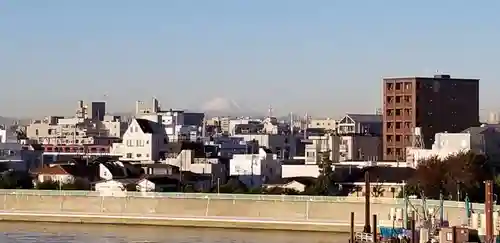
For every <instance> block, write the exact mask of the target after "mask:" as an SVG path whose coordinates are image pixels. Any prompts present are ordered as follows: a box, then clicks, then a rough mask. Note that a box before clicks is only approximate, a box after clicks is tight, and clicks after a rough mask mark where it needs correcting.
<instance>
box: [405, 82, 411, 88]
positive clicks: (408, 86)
mask: <svg viewBox="0 0 500 243" xmlns="http://www.w3.org/2000/svg"><path fill="white" fill-rule="evenodd" d="M405 89H406V90H410V89H411V83H408V82H407V83H405Z"/></svg>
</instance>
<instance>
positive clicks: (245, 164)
mask: <svg viewBox="0 0 500 243" xmlns="http://www.w3.org/2000/svg"><path fill="white" fill-rule="evenodd" d="M281 173H282V172H281V163H280V162H279V160H277V159H275V158H274V157H273V155H272V154H266V153H265V151H264V150H263V149H260V151H259V154H235V155H234V156H233V158H232V159H231V160H230V162H229V175H230V176H238V178H239V179H240V180H241V181H242V182H243V183H245V184H247V185H252V186H260V185H262V184H263V183H265V182H266V181H269V180H274V179H277V178H281Z"/></svg>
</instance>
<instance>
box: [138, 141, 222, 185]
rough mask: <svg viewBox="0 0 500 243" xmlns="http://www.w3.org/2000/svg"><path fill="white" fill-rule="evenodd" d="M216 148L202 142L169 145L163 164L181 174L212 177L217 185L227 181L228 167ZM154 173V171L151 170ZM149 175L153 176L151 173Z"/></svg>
mask: <svg viewBox="0 0 500 243" xmlns="http://www.w3.org/2000/svg"><path fill="white" fill-rule="evenodd" d="M221 161H222V160H221V159H220V158H219V155H218V149H217V147H216V146H210V145H204V144H203V143H201V142H190V141H178V142H171V143H168V144H167V149H166V152H165V159H163V160H162V161H160V162H161V163H162V164H165V165H171V166H175V167H177V168H179V171H180V172H181V173H184V172H192V173H195V174H199V175H203V176H210V177H211V178H212V179H213V182H214V183H215V182H216V181H217V180H219V182H225V181H226V179H227V178H226V175H227V165H225V164H223V163H221ZM151 171H153V170H151ZM151 171H149V172H147V173H148V174H151V173H150V172H151Z"/></svg>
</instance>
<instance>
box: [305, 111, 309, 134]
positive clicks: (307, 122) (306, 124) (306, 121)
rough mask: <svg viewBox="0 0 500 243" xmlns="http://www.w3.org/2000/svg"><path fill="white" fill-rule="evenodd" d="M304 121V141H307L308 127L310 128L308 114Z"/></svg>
mask: <svg viewBox="0 0 500 243" xmlns="http://www.w3.org/2000/svg"><path fill="white" fill-rule="evenodd" d="M304 119H305V128H304V139H307V127H308V126H309V115H308V114H307V112H306V115H305V117H304Z"/></svg>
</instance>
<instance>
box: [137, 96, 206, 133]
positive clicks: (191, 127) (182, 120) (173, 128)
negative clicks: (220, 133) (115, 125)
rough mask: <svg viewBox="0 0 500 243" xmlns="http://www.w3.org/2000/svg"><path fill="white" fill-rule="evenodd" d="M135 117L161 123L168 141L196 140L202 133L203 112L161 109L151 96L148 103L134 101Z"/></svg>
mask: <svg viewBox="0 0 500 243" xmlns="http://www.w3.org/2000/svg"><path fill="white" fill-rule="evenodd" d="M136 117H138V118H142V119H146V120H150V121H153V122H157V123H161V124H162V125H163V126H164V128H165V132H166V134H167V136H168V138H169V141H178V140H192V141H194V140H196V139H198V138H199V137H201V136H202V135H203V129H204V125H203V124H204V122H205V121H204V119H205V114H203V113H197V112H186V111H183V110H173V109H170V110H161V107H160V103H159V102H158V100H157V99H156V98H153V100H152V102H151V103H150V104H146V103H145V102H142V101H137V102H136Z"/></svg>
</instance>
